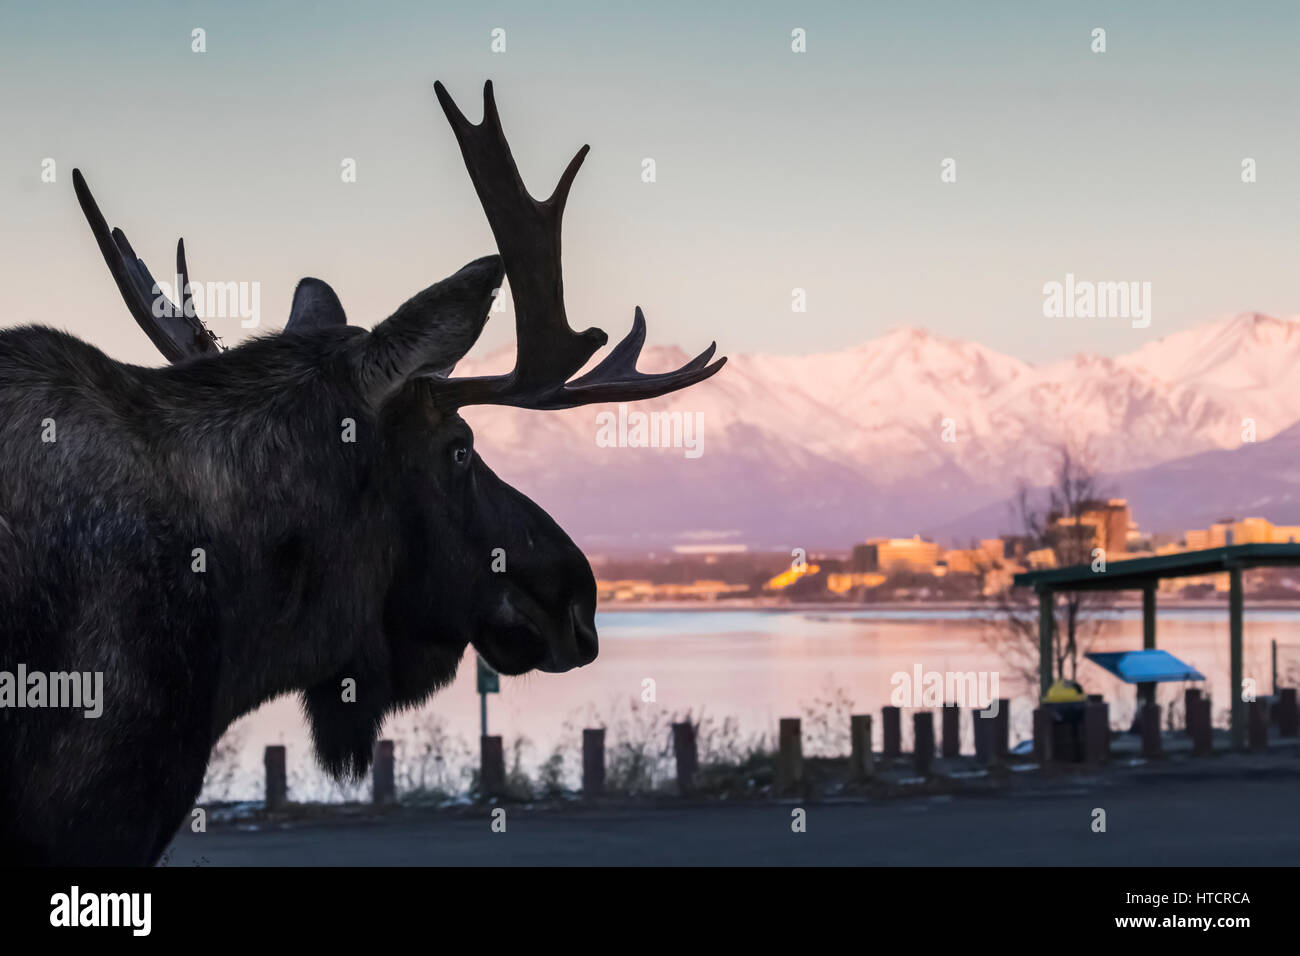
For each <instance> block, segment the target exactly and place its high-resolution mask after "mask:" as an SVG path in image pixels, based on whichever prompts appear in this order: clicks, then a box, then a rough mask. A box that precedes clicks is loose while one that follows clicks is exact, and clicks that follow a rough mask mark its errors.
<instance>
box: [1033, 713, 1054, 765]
mask: <svg viewBox="0 0 1300 956" xmlns="http://www.w3.org/2000/svg"><path fill="white" fill-rule="evenodd" d="M1034 759H1035V760H1037V761H1038V763H1039V765H1040V766H1046V765H1047V764H1048V763H1050V762H1051V759H1052V712H1051V711H1050V710H1048V709H1047V708H1046V707H1035V708H1034Z"/></svg>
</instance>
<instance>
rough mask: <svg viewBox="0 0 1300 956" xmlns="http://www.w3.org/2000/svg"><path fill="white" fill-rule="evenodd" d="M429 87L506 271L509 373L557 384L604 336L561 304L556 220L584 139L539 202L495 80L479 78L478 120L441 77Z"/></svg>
mask: <svg viewBox="0 0 1300 956" xmlns="http://www.w3.org/2000/svg"><path fill="white" fill-rule="evenodd" d="M434 90H435V92H436V93H437V95H438V102H439V103H440V104H441V105H442V108H443V112H444V113H446V115H447V121H448V123H449V124H450V125H451V128H452V131H453V132H454V133H455V135H456V141H457V143H458V144H459V145H460V151H461V155H462V157H463V158H464V160H465V168H466V169H467V170H468V171H469V176H470V180H471V181H472V182H473V184H474V190H475V192H477V193H478V197H479V203H480V204H481V205H482V207H483V212H484V214H485V215H486V217H487V220H488V225H489V226H491V227H492V235H493V237H494V238H495V239H496V242H497V248H498V249H499V250H500V252H501V258H502V260H503V261H504V263H505V269H506V275H507V276H508V277H509V279H510V289H511V291H512V293H513V295H514V300H515V337H516V339H517V341H518V345H517V349H518V352H517V355H516V358H515V369H514V372H513V373H512V374H513V376H514V378H515V379H516V381H518V382H520V383H521V384H527V385H529V386H530V387H533V388H538V387H541V386H543V385H545V384H551V385H558V384H560V383H562V382H564V381H565V380H566V379H568V378H569V376H571V375H573V374H574V373H575V372H577V371H578V369H580V368H582V366H584V365H586V364H587V361H588V359H590V358H591V356H592V355H593V354H595V352H596V350H597V349H599V348H600V347H601V346H602V345H604V344H605V343H606V342H607V341H608V337H607V336H606V335H605V333H604V332H602V331H601V330H600V329H594V328H593V329H587V330H586V331H584V332H581V333H578V332H575V331H573V329H572V328H571V327H570V326H569V320H568V317H567V316H566V314H565V311H564V280H563V274H562V272H561V268H560V233H561V220H562V218H563V214H564V206H565V202H566V199H567V196H568V193H569V188H570V187H571V186H572V184H573V180H574V177H576V176H577V174H578V169H579V167H581V165H582V161H583V159H585V158H586V155H587V152H588V149H587V147H583V148H582V149H581V150H579V151H578V154H577V155H576V156H575V157H574V158H573V160H572V161H570V163H569V165H568V167H567V168H566V169H565V171H564V174H563V175H562V176H561V177H560V181H559V184H558V185H557V186H556V187H555V190H554V191H553V192H552V194H551V197H550V198H549V199H547V200H545V201H544V202H538V201H537V200H536V199H534V198H533V196H532V194H531V193H529V192H528V189H527V187H526V186H525V185H524V181H523V178H522V177H521V176H520V175H519V167H518V166H517V165H516V163H515V159H514V154H513V153H512V152H511V150H510V144H509V142H508V141H507V140H506V137H505V133H504V131H503V130H502V128H501V116H500V113H499V112H498V110H497V106H496V97H495V95H494V94H493V91H492V82H491V81H490V80H489V81H488V82H487V83H486V84H484V87H483V120H482V121H481V122H480V123H478V124H477V125H475V124H473V123H470V122H469V121H468V120H467V119H466V118H465V115H464V113H462V112H461V111H460V109H459V108H458V107H457V106H456V103H455V101H454V100H452V98H451V95H450V94H449V93H448V92H447V89H446V87H445V86H443V85H442V83H440V82H439V83H435V84H434Z"/></svg>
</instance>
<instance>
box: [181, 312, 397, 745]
mask: <svg viewBox="0 0 1300 956" xmlns="http://www.w3.org/2000/svg"><path fill="white" fill-rule="evenodd" d="M355 333H356V330H345V331H340V332H334V331H329V332H317V333H312V334H309V335H302V336H281V337H279V338H276V339H264V340H256V341H254V342H251V343H249V344H247V345H245V346H242V347H240V348H238V349H234V350H232V351H230V352H228V353H226V354H224V355H222V356H219V357H217V358H215V359H210V360H205V361H203V362H197V363H192V364H189V365H185V366H178V367H175V368H171V369H159V370H157V373H156V374H157V375H158V377H159V379H160V380H161V382H162V383H163V385H164V388H163V394H164V395H167V394H169V391H168V389H167V388H166V385H168V384H174V386H175V394H174V397H173V398H172V400H171V401H168V402H167V403H166V404H165V407H163V408H162V409H161V410H160V414H161V416H162V417H163V418H164V424H165V426H166V427H164V428H162V429H160V434H161V435H163V436H164V437H163V438H162V439H161V440H160V447H159V448H158V449H157V458H156V460H157V461H158V463H159V465H160V467H161V472H162V473H161V474H160V476H159V478H160V480H161V481H163V482H165V483H168V484H170V485H171V487H172V489H173V490H174V491H175V492H176V493H175V494H173V495H169V496H165V497H166V498H167V500H171V501H179V502H182V504H181V506H180V508H179V509H178V511H177V513H176V514H175V515H173V517H174V519H175V520H176V522H177V523H178V525H179V526H181V527H185V528H187V529H191V530H192V536H193V539H194V544H193V548H192V549H191V553H190V555H189V556H188V566H187V568H186V569H185V571H184V572H183V576H184V578H185V579H186V581H185V584H186V585H187V586H188V587H189V588H191V589H193V591H194V592H195V594H196V596H197V597H199V598H200V600H201V601H204V602H205V603H206V605H207V607H208V609H209V612H210V614H211V616H212V620H213V621H214V622H215V625H214V626H213V628H212V631H213V633H212V635H211V636H212V637H213V638H215V639H216V641H217V643H218V645H219V647H220V650H221V662H220V676H219V679H218V682H217V691H216V693H217V698H216V700H215V701H214V724H215V727H214V732H215V733H217V734H219V733H220V732H221V730H223V729H224V727H225V726H226V725H228V724H229V723H230V722H231V721H233V720H234V719H236V718H237V717H239V716H240V715H241V714H243V713H246V712H248V711H249V710H252V709H253V708H255V707H257V706H258V705H259V704H261V703H263V702H264V701H266V700H268V699H270V698H272V697H275V696H278V695H279V694H283V693H286V692H289V691H294V690H299V689H302V688H305V687H309V686H312V685H314V684H317V683H318V682H319V681H321V680H322V679H324V678H325V677H327V676H329V675H330V674H332V673H334V672H335V671H336V670H337V669H338V668H339V667H340V666H341V665H342V663H343V662H345V661H346V660H348V659H349V658H350V657H351V656H352V655H354V654H355V652H356V649H357V647H358V646H359V644H360V642H361V641H362V640H363V638H364V637H365V636H366V635H370V634H375V633H378V632H379V631H380V630H381V628H382V604H383V595H384V593H385V590H386V581H387V579H388V578H389V577H390V567H391V561H392V555H391V549H390V548H386V547H385V546H384V541H383V536H382V535H376V534H375V533H374V531H375V529H379V528H383V527H386V526H388V525H389V520H388V518H387V516H386V515H385V501H386V500H387V499H388V497H389V496H388V495H386V493H385V488H384V485H383V480H382V469H377V468H376V467H375V458H376V455H377V445H378V441H377V436H376V434H375V427H374V419H373V416H372V415H370V414H369V413H368V411H367V409H366V408H365V407H364V405H363V403H361V402H360V400H359V399H358V398H357V397H356V395H355V392H354V391H353V390H352V389H351V388H349V379H348V377H347V376H346V374H345V373H344V372H343V371H341V368H342V362H343V359H344V352H345V346H346V341H347V339H349V338H350V337H351V335H352V334H355Z"/></svg>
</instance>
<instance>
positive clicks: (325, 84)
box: [0, 0, 1300, 364]
mask: <svg viewBox="0 0 1300 956" xmlns="http://www.w3.org/2000/svg"><path fill="white" fill-rule="evenodd" d="M196 28H201V29H203V30H204V31H205V35H206V46H207V49H206V52H203V53H196V52H193V51H192V49H191V44H192V31H193V30H194V29H196ZM497 28H500V29H502V30H504V31H505V50H504V52H493V50H492V41H493V37H492V31H493V30H494V29H497ZM796 28H798V29H802V30H804V31H806V52H803V53H796V52H793V51H792V49H791V44H792V40H791V31H792V30H794V29H796ZM1095 28H1103V29H1105V30H1106V52H1104V53H1096V52H1093V50H1092V46H1093V42H1094V41H1093V36H1092V33H1093V30H1094V29H1095ZM1298 40H1300V5H1295V4H1291V3H1269V2H1259V3H1250V4H1241V3H1215V4H1209V3H1194V2H1182V3H1159V2H1149V3H1142V4H1131V3H1050V4H1045V3H1032V2H1024V3H1010V2H991V3H969V2H953V3H926V2H910V3H870V2H843V3H831V2H820V3H818V2H799V3H793V2H791V3H770V2H751V3H740V2H736V3H698V2H678V0H657V2H654V3H646V4H632V3H610V2H608V0H606V2H571V0H557V2H553V3H545V4H541V3H535V2H497V3H493V2H475V3H472V4H471V3H454V4H453V3H438V2H427V0H426V2H418V3H417V2H391V3H382V2H369V3H347V2H339V0H330V2H320V3H289V2H286V3H276V4H273V5H272V4H268V5H266V6H265V7H263V5H261V4H254V3H247V2H240V0H235V2H230V0H225V2H213V3H207V2H203V3H184V2H181V3H176V2H169V3H162V2H158V3H145V2H128V0H122V2H115V3H112V4H104V3H50V4H34V3H30V2H16V0H0V120H2V121H3V126H2V127H0V129H2V131H3V132H2V134H0V269H2V270H3V273H2V278H3V280H4V281H2V282H0V325H3V326H8V325H16V324H20V323H25V322H41V323H46V324H50V325H54V326H58V327H62V328H67V329H69V330H70V331H73V332H74V333H76V334H78V335H81V336H83V337H85V338H87V339H88V340H90V341H92V342H94V343H95V344H96V345H98V346H100V347H101V348H103V349H105V350H106V351H108V352H109V353H110V354H112V355H114V356H115V357H118V358H121V359H124V360H128V361H138V362H145V363H149V364H158V363H159V361H160V359H159V358H158V357H157V356H156V354H155V353H154V352H153V351H152V348H151V346H150V345H149V343H148V342H147V340H146V339H145V338H144V336H143V335H142V334H141V333H139V332H138V331H137V330H136V329H135V327H134V324H133V323H132V322H131V320H130V319H129V317H128V316H127V314H126V311H125V309H124V307H123V306H122V305H121V303H120V300H119V298H118V296H117V292H116V289H115V288H114V287H113V285H112V283H111V280H110V279H109V276H108V273H107V270H106V268H105V267H104V265H103V262H102V260H101V259H100V258H99V255H98V251H97V249H96V247H95V245H94V243H93V241H92V240H91V237H90V234H89V231H88V229H87V227H86V225H85V222H84V220H83V219H82V217H81V213H80V210H79V209H78V206H77V203H76V199H75V197H74V195H73V191H72V182H71V173H72V169H73V167H74V166H76V167H80V168H81V169H82V170H83V172H84V173H85V174H86V176H87V178H88V180H89V183H90V186H91V188H92V189H93V191H94V193H95V195H96V197H97V199H98V200H99V203H100V206H101V207H102V208H103V209H104V211H105V213H106V215H107V217H108V219H109V221H110V222H111V223H113V224H116V225H119V226H122V227H123V228H124V229H125V230H126V232H127V234H128V236H130V238H131V240H132V242H133V244H134V246H135V248H136V250H137V251H138V252H139V253H140V254H141V255H142V256H143V257H144V258H145V260H146V261H147V262H148V263H149V264H150V266H151V267H152V268H153V271H154V273H155V275H157V276H159V277H160V278H161V277H162V276H165V275H169V274H170V272H171V269H170V264H171V259H172V256H173V252H174V245H175V240H176V238H177V237H178V236H184V237H185V240H186V249H187V252H188V254H189V261H190V272H191V276H192V278H194V279H196V280H209V281H223V282H226V281H239V282H249V283H251V282H257V283H259V285H260V294H261V310H262V325H261V329H262V330H273V329H275V328H278V327H279V326H280V325H281V324H282V323H283V321H284V318H285V317H287V314H288V306H289V301H290V297H291V295H292V292H293V287H294V285H295V283H296V282H297V280H298V279H299V278H300V277H302V276H304V275H314V276H317V277H320V278H323V279H326V280H327V281H329V282H330V283H331V284H332V285H333V286H334V287H335V289H336V290H337V291H338V293H339V295H340V297H341V299H342V301H343V304H344V306H345V308H346V309H347V311H348V314H349V318H350V320H351V321H352V322H353V323H354V324H359V325H366V326H369V325H372V324H374V323H375V322H377V321H379V320H382V319H383V318H384V317H385V316H387V315H388V314H390V313H391V312H392V311H393V310H394V309H395V308H396V306H397V305H399V304H400V303H401V302H402V301H404V300H405V299H406V298H408V297H409V296H410V295H412V294H413V293H415V292H417V291H418V290H420V289H421V288H424V287H425V286H427V285H429V284H431V283H433V282H435V281H437V280H438V279H440V278H442V277H443V276H445V275H447V274H449V273H450V272H452V271H454V270H455V269H457V268H459V267H460V266H461V265H463V264H464V263H466V262H468V261H470V260H472V259H475V258H477V257H479V256H481V255H484V254H487V253H489V252H491V251H493V243H492V238H491V233H490V232H489V230H488V228H487V225H486V222H485V221H484V219H483V217H482V213H481V211H480V210H479V208H478V205H477V200H476V198H475V196H474V193H473V190H472V187H471V186H470V183H469V180H468V177H467V175H466V173H465V171H464V168H463V165H462V163H461V160H460V157H459V154H458V152H457V150H456V146H455V143H454V140H453V138H452V136H451V134H450V131H449V129H448V128H447V126H446V123H445V120H444V119H443V117H442V114H441V111H440V110H439V109H438V106H437V103H436V100H435V98H434V95H433V89H432V86H433V81H434V80H435V79H440V80H442V81H443V82H444V83H446V84H447V86H448V88H449V89H450V91H451V92H452V95H453V96H454V97H456V99H457V101H458V102H459V103H460V104H461V105H462V108H463V109H464V110H465V112H466V113H467V115H468V116H469V117H470V118H471V119H472V120H477V119H478V118H479V115H480V112H481V99H480V90H481V87H482V83H483V81H484V80H485V79H489V78H490V79H492V80H493V81H494V84H495V87H496V93H497V101H498V104H499V105H500V108H501V112H502V116H503V121H504V124H505V129H506V132H507V134H508V136H509V137H510V140H511V143H512V145H513V148H514V151H515V155H516V158H517V159H518V162H519V165H520V168H521V170H522V171H523V175H524V178H525V180H526V182H528V183H529V185H530V186H531V187H532V190H533V192H534V193H535V194H537V195H542V196H545V195H548V194H549V193H550V190H551V188H552V186H553V184H554V182H555V179H556V178H557V177H558V175H559V173H560V171H561V170H562V169H563V168H564V166H565V164H566V163H567V162H568V160H569V158H570V157H571V156H572V155H573V153H574V152H575V151H576V149H577V148H578V147H579V146H581V145H582V144H584V143H589V144H590V145H591V147H592V152H591V155H590V156H589V157H588V159H587V161H586V164H585V165H584V167H583V170H582V172H581V174H580V175H579V177H578V181H577V184H576V185H575V187H574V191H573V194H572V197H571V199H570V202H569V206H568V211H567V215H566V219H565V234H564V243H565V247H564V248H565V260H564V268H565V288H566V295H567V308H568V312H569V316H570V319H571V322H572V324H573V325H574V326H576V327H577V328H585V327H587V326H590V325H597V326H601V327H604V328H606V329H607V330H608V331H610V333H611V336H612V337H617V336H621V334H622V333H623V331H624V330H625V329H626V327H627V326H628V325H629V324H630V323H631V319H632V314H633V308H634V306H637V305H640V306H642V307H643V308H644V310H645V313H646V316H647V319H648V321H649V326H650V336H649V340H650V342H651V343H658V344H677V345H680V346H682V347H683V348H684V349H687V350H688V351H691V352H692V353H693V352H695V351H698V350H699V349H700V348H702V347H703V346H705V345H707V344H708V342H709V341H710V340H713V339H717V340H718V342H719V345H720V346H721V351H722V352H724V353H731V354H735V353H740V352H756V351H757V352H775V353H789V354H802V353H808V352H820V351H831V350H837V349H842V348H847V347H851V346H853V345H855V344H857V343H860V342H863V341H866V340H868V339H870V338H873V337H875V336H878V335H880V334H883V333H884V332H885V331H887V330H889V329H891V328H894V327H897V326H903V325H912V326H921V327H924V328H927V329H929V330H930V331H932V332H934V333H937V334H940V335H944V336H949V337H952V338H958V339H971V340H977V341H980V342H983V343H984V344H986V345H988V346H990V347H992V348H995V349H998V350H1000V351H1004V352H1007V353H1010V354H1013V355H1016V356H1019V357H1021V358H1024V359H1028V360H1030V361H1035V362H1038V361H1048V360H1052V359H1056V358H1060V357H1062V356H1066V355H1069V354H1072V353H1074V352H1078V351H1091V352H1099V353H1103V354H1119V353H1123V352H1129V351H1132V350H1133V349H1136V348H1138V347H1140V346H1141V345H1143V344H1145V343H1146V342H1148V341H1150V340H1152V339H1154V338H1158V337H1160V336H1162V335H1166V334H1168V333H1170V332H1173V331H1176V330H1179V329H1182V328H1187V327H1189V326H1192V325H1195V324H1198V323H1201V322H1204V321H1207V320H1210V319H1213V318H1216V317H1218V316H1221V315H1224V314H1229V313H1235V312H1240V311H1247V310H1258V311H1262V312H1267V313H1270V314H1274V315H1282V316H1292V315H1295V314H1297V313H1300V283H1298V282H1297V281H1296V280H1295V263H1296V260H1297V253H1300V216H1298V215H1297V213H1300V123H1297V121H1296V120H1297V113H1298V110H1297V106H1300V82H1297V77H1296V73H1297V69H1296V66H1295V52H1296V49H1297V41H1298ZM1247 157H1250V158H1252V159H1254V160H1255V162H1256V168H1257V181H1256V182H1254V183H1249V184H1247V183H1243V182H1242V181H1241V164H1242V160H1243V159H1244V158H1247ZM347 158H351V159H354V160H355V161H356V170H357V181H356V182H352V183H345V182H343V181H342V176H341V175H340V170H341V164H342V162H343V161H344V159H347ZM647 158H651V159H653V160H654V161H655V174H656V177H655V181H654V182H652V183H647V182H644V181H643V178H642V169H643V160H645V159H647ZM947 158H952V159H953V160H955V163H956V167H955V168H956V181H955V182H941V178H940V173H941V163H942V162H943V161H944V160H945V159H947ZM46 159H53V160H54V161H55V181H54V182H52V183H46V182H42V168H43V167H42V163H43V161H44V160H46ZM1067 274H1072V275H1074V276H1076V277H1078V278H1081V279H1085V280H1093V281H1139V282H1149V283H1151V289H1152V292H1151V296H1152V303H1151V311H1152V321H1151V322H1150V324H1149V326H1148V327H1146V328H1134V327H1133V323H1131V322H1128V321H1125V320H1116V319H1106V318H1080V317H1060V318H1048V317H1045V316H1044V314H1043V311H1044V310H1043V302H1044V293H1043V286H1044V284H1045V283H1049V282H1053V281H1056V282H1062V281H1064V279H1065V276H1066V275H1067ZM795 289H803V290H805V295H806V312H795V311H793V310H792V301H793V290H795ZM214 326H215V328H216V331H217V332H218V333H219V334H220V335H222V337H223V338H224V339H225V340H226V341H227V342H235V341H238V340H240V339H241V338H242V337H244V336H246V335H249V334H252V333H251V332H250V331H249V330H245V329H242V328H240V327H239V324H238V319H237V318H228V319H218V320H214ZM512 335H513V330H512V329H511V328H510V325H509V320H508V319H506V320H505V321H494V322H490V323H489V326H488V331H487V332H486V333H485V335H484V338H483V340H482V341H481V342H480V345H479V346H478V349H477V351H478V352H479V353H482V352H484V351H487V350H489V349H492V348H496V347H499V346H501V345H503V344H506V343H508V342H509V341H510V340H511V338H512Z"/></svg>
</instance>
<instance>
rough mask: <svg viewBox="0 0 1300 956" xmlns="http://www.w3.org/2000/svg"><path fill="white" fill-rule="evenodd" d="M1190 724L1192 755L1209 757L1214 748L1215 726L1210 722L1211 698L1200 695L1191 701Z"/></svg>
mask: <svg viewBox="0 0 1300 956" xmlns="http://www.w3.org/2000/svg"><path fill="white" fill-rule="evenodd" d="M1191 707H1192V710H1191V716H1190V718H1189V719H1188V724H1189V726H1190V727H1191V731H1192V756H1193V757H1208V756H1209V755H1210V753H1211V752H1212V751H1213V750H1214V728H1213V726H1212V725H1211V723H1210V699H1209V698H1208V697H1200V696H1197V698H1196V699H1195V700H1194V701H1192V702H1191Z"/></svg>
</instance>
